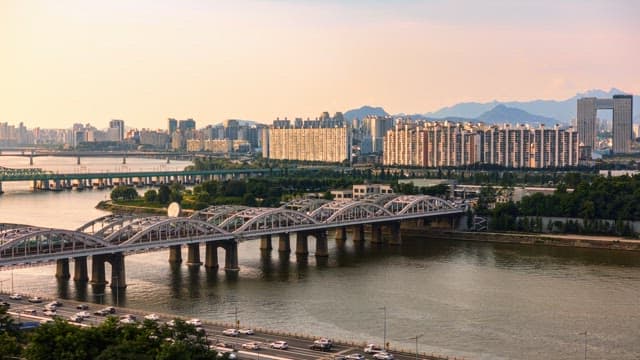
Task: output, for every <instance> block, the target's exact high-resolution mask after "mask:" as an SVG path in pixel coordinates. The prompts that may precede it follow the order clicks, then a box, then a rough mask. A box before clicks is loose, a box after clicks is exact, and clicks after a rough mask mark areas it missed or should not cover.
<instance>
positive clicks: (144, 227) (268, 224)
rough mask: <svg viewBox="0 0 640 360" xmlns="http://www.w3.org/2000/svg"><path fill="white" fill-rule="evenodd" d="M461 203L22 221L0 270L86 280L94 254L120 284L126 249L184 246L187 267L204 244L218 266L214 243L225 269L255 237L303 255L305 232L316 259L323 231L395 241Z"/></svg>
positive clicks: (96, 266) (178, 257) (7, 233)
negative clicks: (407, 226)
mask: <svg viewBox="0 0 640 360" xmlns="http://www.w3.org/2000/svg"><path fill="white" fill-rule="evenodd" d="M464 211H465V208H464V207H459V206H457V205H456V204H454V203H452V202H449V201H447V200H444V199H440V198H437V197H433V196H424V195H411V196H407V195H402V196H394V197H389V196H385V197H375V198H369V199H363V200H347V201H344V200H341V201H324V200H323V201H318V200H295V201H292V202H290V203H287V204H285V205H283V206H282V207H279V208H261V207H246V206H232V205H222V206H211V207H208V208H206V209H203V210H200V211H198V212H196V213H194V214H193V215H192V216H190V217H167V216H149V217H139V216H131V215H107V216H103V217H100V218H97V219H94V220H92V221H89V222H87V223H86V224H84V225H82V226H80V227H79V228H77V229H75V230H65V229H52V228H43V227H36V226H29V225H24V224H0V270H1V269H8V268H11V267H14V266H24V265H27V266H37V265H45V264H50V263H52V262H54V261H55V262H56V276H57V277H60V278H69V277H70V271H69V260H70V259H72V260H73V261H74V280H76V281H88V280H89V273H88V271H87V257H89V256H91V257H92V271H91V282H92V283H93V284H103V285H104V284H106V283H107V281H106V279H105V263H109V264H110V265H111V286H113V287H126V280H125V264H124V257H125V255H127V254H132V253H140V252H148V251H157V250H162V249H169V261H170V262H174V263H179V262H182V252H181V251H182V250H181V248H182V246H183V245H186V246H187V248H188V258H187V264H188V265H200V264H202V262H201V261H200V244H201V243H205V266H206V267H207V268H218V248H223V249H224V251H225V270H226V271H229V272H235V271H238V242H240V241H245V240H249V239H260V241H261V243H260V248H261V249H263V250H271V249H272V244H271V239H272V237H273V236H277V237H278V239H279V243H278V250H279V251H281V252H289V251H291V246H290V235H292V234H294V235H295V237H296V254H297V255H302V256H306V255H308V253H309V250H308V245H307V242H308V241H307V240H308V237H309V236H313V237H315V239H316V249H315V250H316V251H315V255H316V256H320V257H323V256H328V248H327V232H328V231H329V230H331V231H333V232H334V233H335V238H336V240H337V241H343V240H345V239H346V232H347V229H350V230H351V231H352V232H353V236H352V238H353V240H354V241H362V240H364V238H365V226H367V227H368V229H369V231H370V233H371V236H370V241H372V242H382V241H384V237H383V231H382V230H383V228H386V229H387V230H389V231H390V234H391V240H390V241H391V242H392V243H396V244H399V243H400V242H401V237H400V223H401V222H406V221H424V220H425V219H430V218H443V217H444V218H447V219H452V218H454V217H456V216H459V215H461V214H462V213H463V212H464Z"/></svg>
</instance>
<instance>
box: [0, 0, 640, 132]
mask: <svg viewBox="0 0 640 360" xmlns="http://www.w3.org/2000/svg"><path fill="white" fill-rule="evenodd" d="M638 13H640V3H638V2H635V1H616V2H609V1H589V2H585V1H562V2H556V1H535V2H533V1H531V2H509V1H488V2H475V1H455V2H442V1H394V2H388V3H387V2H371V1H350V2H341V1H323V2H313V1H234V2H209V1H188V2H186V1H162V2H160V1H108V2H98V1H55V2H51V1H3V2H1V3H0V52H1V53H2V54H3V56H1V57H0V78H1V79H2V81H1V82H0V99H2V100H0V121H8V122H11V123H17V122H20V121H21V122H24V124H25V125H26V126H28V127H34V126H40V127H45V128H55V127H68V126H70V124H72V123H74V122H91V123H96V124H103V123H106V122H107V121H108V120H109V119H114V118H118V119H125V121H126V122H127V124H128V125H131V126H134V127H147V128H160V127H165V125H166V119H167V118H168V117H176V118H194V119H196V120H197V121H199V122H200V123H216V122H220V121H222V120H224V119H226V118H240V119H251V120H255V121H258V122H262V123H270V122H271V121H272V120H273V119H275V118H276V117H281V118H282V117H285V116H289V117H290V118H293V117H295V116H301V117H307V116H311V117H313V116H317V115H318V114H319V113H320V112H321V111H323V110H328V111H330V112H332V113H333V112H335V111H344V110H348V109H350V108H355V107H359V106H361V105H365V104H366V105H376V106H384V107H385V109H386V110H387V111H389V112H390V113H398V112H404V113H423V112H427V111H435V110H438V109H439V108H441V107H444V106H449V105H452V104H455V103H457V102H462V101H491V100H494V99H497V100H503V101H508V100H531V99H537V98H541V99H557V100H563V99H566V98H569V97H571V96H573V95H575V94H576V93H577V92H581V91H585V90H588V89H592V88H603V89H608V88H610V87H617V88H620V89H622V90H624V91H626V92H629V93H634V94H637V93H640V82H639V81H638V80H639V79H640V76H639V75H640V72H639V70H638V67H637V61H636V60H637V59H638V57H639V56H640V47H638V46H637V42H638V33H640V25H639V23H638V22H637V21H636V19H634V17H635V15H637V14H638Z"/></svg>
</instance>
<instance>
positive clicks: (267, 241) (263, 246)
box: [260, 235, 273, 250]
mask: <svg viewBox="0 0 640 360" xmlns="http://www.w3.org/2000/svg"><path fill="white" fill-rule="evenodd" d="M271 249H273V245H272V244H271V235H262V236H261V237H260V250H271Z"/></svg>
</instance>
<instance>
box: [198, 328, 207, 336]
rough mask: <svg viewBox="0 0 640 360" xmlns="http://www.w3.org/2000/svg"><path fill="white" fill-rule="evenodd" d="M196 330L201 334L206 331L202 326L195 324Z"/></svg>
mask: <svg viewBox="0 0 640 360" xmlns="http://www.w3.org/2000/svg"><path fill="white" fill-rule="evenodd" d="M196 331H197V332H199V333H203V334H205V333H206V332H207V331H206V330H205V329H204V328H203V327H202V326H196Z"/></svg>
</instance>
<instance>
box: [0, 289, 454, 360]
mask: <svg viewBox="0 0 640 360" xmlns="http://www.w3.org/2000/svg"><path fill="white" fill-rule="evenodd" d="M0 299H1V301H6V302H7V303H9V304H10V307H9V311H8V312H9V314H11V315H12V316H13V317H14V318H16V319H18V320H19V321H37V322H42V321H47V320H49V319H51V317H49V316H46V315H45V314H44V305H45V304H47V303H49V302H50V301H51V300H47V299H44V300H43V302H42V303H31V302H29V301H28V300H27V297H23V299H21V300H15V299H9V296H8V295H6V294H3V295H1V296H0ZM80 304H81V303H79V302H75V301H70V300H64V301H63V304H62V306H60V307H58V308H57V310H56V316H58V317H61V318H63V319H67V320H69V319H70V318H71V317H72V316H73V315H75V314H76V313H78V312H80V311H87V312H88V313H90V314H91V316H89V317H87V318H85V319H84V320H83V321H82V322H80V323H77V324H78V325H80V326H93V325H97V324H99V323H100V322H102V321H104V320H105V319H106V316H100V315H95V314H94V312H95V311H97V310H100V309H103V308H105V305H100V304H88V303H85V304H86V305H87V306H88V309H86V310H81V309H78V308H76V307H77V306H78V305H80ZM126 314H132V315H135V316H136V318H137V319H138V321H142V320H144V317H145V316H146V315H149V314H150V313H149V312H143V311H139V310H132V309H124V308H116V310H115V313H114V314H113V315H112V316H117V317H121V316H123V315H126ZM158 316H159V320H158V321H159V322H168V321H170V320H173V319H177V318H180V317H178V316H170V315H166V314H165V315H163V314H158ZM183 320H185V321H187V320H189V319H183ZM70 322H71V321H70ZM228 327H229V325H227V326H224V325H222V324H213V323H210V322H203V323H202V328H204V330H205V332H206V336H207V340H208V341H209V342H210V343H211V344H212V345H215V344H217V343H220V342H224V343H225V344H228V345H231V346H232V347H233V349H235V351H234V352H235V354H236V356H237V358H238V359H253V360H260V359H267V360H286V359H295V360H317V359H326V360H337V359H340V358H341V357H342V356H348V355H351V354H356V353H359V354H362V355H364V356H365V358H366V360H375V359H374V358H373V357H372V354H365V353H364V351H363V348H362V347H355V346H350V345H345V344H343V343H340V342H339V341H337V342H335V341H334V344H333V347H332V349H331V350H330V351H319V350H312V349H310V346H311V344H312V343H313V339H305V338H301V337H296V336H287V335H276V334H275V332H273V333H271V332H260V331H255V334H253V335H246V334H240V335H239V336H237V337H234V336H225V335H224V334H223V333H222V331H223V330H225V329H226V328H228ZM275 341H286V342H287V343H288V345H289V348H288V349H286V350H280V349H272V348H270V344H271V343H272V342H275ZM248 342H258V343H260V349H259V350H247V349H244V348H243V347H242V345H243V344H246V343H248ZM391 353H392V354H393V356H394V360H414V359H416V354H415V353H413V354H411V353H399V352H391ZM419 359H443V358H441V357H431V356H424V355H421V356H420V357H419ZM347 360H348V359H347Z"/></svg>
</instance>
